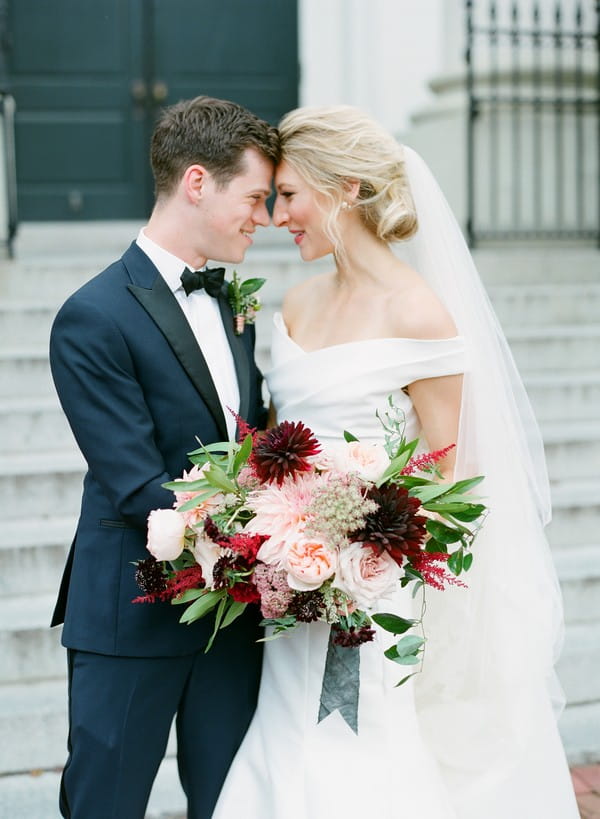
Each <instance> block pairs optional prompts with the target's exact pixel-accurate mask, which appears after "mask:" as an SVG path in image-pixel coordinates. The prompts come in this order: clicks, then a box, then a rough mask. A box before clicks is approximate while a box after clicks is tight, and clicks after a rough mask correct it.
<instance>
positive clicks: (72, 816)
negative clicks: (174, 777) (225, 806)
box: [60, 626, 262, 819]
mask: <svg viewBox="0 0 600 819" xmlns="http://www.w3.org/2000/svg"><path fill="white" fill-rule="evenodd" d="M182 628H184V626H182ZM228 631H229V630H228V629H225V630H224V631H222V632H220V633H219V635H218V636H217V639H216V640H215V643H214V645H213V647H212V648H211V650H210V651H209V652H208V653H207V654H205V653H204V652H203V651H199V652H197V653H195V654H190V655H185V656H178V657H150V658H147V657H114V656H107V655H102V654H92V653H89V652H84V651H79V650H75V649H69V650H68V665H69V740H68V748H69V757H68V760H67V763H66V765H65V768H64V771H63V776H62V781H61V793H60V809H61V813H62V815H63V816H64V817H67V819H143V817H144V815H145V812H146V806H147V803H148V799H149V796H150V792H151V790H152V785H153V782H154V778H155V776H156V773H157V771H158V768H159V765H160V763H161V760H162V758H163V756H164V754H165V750H166V747H167V741H168V737H169V731H170V728H171V724H172V721H173V717H175V718H176V733H177V763H178V769H179V777H180V780H181V784H182V787H183V789H184V791H185V794H186V796H187V800H188V814H187V816H188V819H210V816H211V814H212V812H213V809H214V806H215V803H216V801H217V797H218V795H219V791H220V789H221V786H222V784H223V781H224V779H225V775H226V773H227V770H228V768H229V766H230V764H231V761H232V759H233V757H234V755H235V753H236V751H237V749H238V747H239V745H240V743H241V741H242V739H243V737H244V734H245V732H246V729H247V727H248V724H249V722H250V719H251V718H252V715H253V713H254V710H255V707H256V699H257V696H258V686H259V682H260V664H261V654H262V651H261V647H259V646H257V645H256V643H255V642H253V641H251V640H240V639H239V634H238V636H237V639H235V630H232V631H231V632H230V633H228Z"/></svg>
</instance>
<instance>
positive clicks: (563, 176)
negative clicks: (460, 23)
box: [465, 0, 600, 244]
mask: <svg viewBox="0 0 600 819" xmlns="http://www.w3.org/2000/svg"><path fill="white" fill-rule="evenodd" d="M465 8H466V12H467V15H466V17H467V25H466V33H467V48H466V52H465V53H466V63H467V92H468V124H467V151H468V156H467V206H468V227H467V229H468V237H469V241H470V242H471V244H474V243H476V242H478V241H479V240H480V239H482V238H486V239H487V238H491V239H500V238H507V239H508V238H517V239H518V238H521V239H529V238H567V239H573V238H577V239H595V240H597V241H598V242H599V244H600V171H599V169H600V0H585V1H584V0H552V3H550V2H541V0H529V2H527V3H524V0H479V3H478V2H477V1H476V0H465ZM483 8H485V9H486V12H487V14H488V16H487V19H485V15H483V14H482V10H483ZM546 9H547V11H548V15H546V13H545V12H546ZM566 10H568V13H567V11H566ZM594 15H595V17H594ZM486 40H487V42H486ZM590 48H593V49H594V54H595V56H596V58H597V61H598V70H597V75H596V77H597V78H596V79H594V76H593V70H592V67H591V64H590V60H588V57H589V56H590V54H589V50H590ZM479 71H487V72H488V73H487V79H488V82H487V87H486V82H485V79H486V77H480V76H479V74H478V72H479ZM480 80H483V81H480ZM486 92H487V93H486ZM482 111H483V112H484V113H485V114H486V117H485V119H483V120H482V121H481V127H479V128H478V127H477V125H478V122H480V119H481V118H480V117H479V114H481V112H482ZM590 129H591V130H590ZM480 145H484V146H485V147H486V150H485V152H484V153H483V154H481V155H480V153H479V146H480ZM486 159H487V162H486V166H485V167H484V166H483V164H482V163H483V162H484V161H485V160H486ZM478 162H479V165H480V167H478V164H477V163H478ZM596 163H597V164H596ZM507 185H508V192H507ZM591 185H592V186H593V189H590V186H591ZM592 190H593V194H592ZM482 194H483V195H484V196H485V197H486V198H485V199H484V201H483V203H482V202H481V200H480V196H481V195H482ZM592 197H597V199H596V201H595V200H594V198H592ZM482 204H483V205H484V206H485V205H488V207H484V208H483V209H482V207H481V205H482ZM596 208H597V209H598V212H597V214H596ZM507 210H508V214H507Z"/></svg>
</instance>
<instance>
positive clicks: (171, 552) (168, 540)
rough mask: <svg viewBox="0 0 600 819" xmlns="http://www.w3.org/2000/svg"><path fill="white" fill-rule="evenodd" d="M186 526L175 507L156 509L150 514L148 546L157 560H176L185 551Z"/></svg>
mask: <svg viewBox="0 0 600 819" xmlns="http://www.w3.org/2000/svg"><path fill="white" fill-rule="evenodd" d="M185 528H186V526H185V520H184V518H183V515H180V514H179V512H176V511H175V509H154V510H153V511H152V512H150V514H149V515H148V538H147V542H146V548H147V549H148V551H149V552H150V554H152V555H154V557H155V558H156V559H157V560H175V559H176V558H178V557H179V555H180V554H181V553H182V552H183V547H184V538H185Z"/></svg>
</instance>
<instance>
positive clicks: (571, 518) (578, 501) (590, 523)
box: [546, 477, 600, 551]
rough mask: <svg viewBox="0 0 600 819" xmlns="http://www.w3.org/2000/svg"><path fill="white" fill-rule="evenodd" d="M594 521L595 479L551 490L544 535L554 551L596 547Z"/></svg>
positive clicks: (598, 498) (599, 509) (599, 496)
mask: <svg viewBox="0 0 600 819" xmlns="http://www.w3.org/2000/svg"><path fill="white" fill-rule="evenodd" d="M598 521H600V479H599V478H597V477H596V478H593V479H592V478H590V479H587V480H581V481H576V480H568V481H565V482H564V483H563V484H558V485H557V484H554V485H553V486H552V521H551V523H550V524H549V526H548V528H547V530H546V531H547V534H548V539H549V542H550V545H551V546H552V548H553V549H554V550H555V551H559V550H560V549H566V550H568V549H571V548H573V547H574V546H585V545H586V544H596V543H598V540H599V538H598Z"/></svg>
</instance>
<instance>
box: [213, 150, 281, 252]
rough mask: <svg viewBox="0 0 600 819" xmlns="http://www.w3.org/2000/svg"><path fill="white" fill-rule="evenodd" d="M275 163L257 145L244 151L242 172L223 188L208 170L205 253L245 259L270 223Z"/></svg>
mask: <svg viewBox="0 0 600 819" xmlns="http://www.w3.org/2000/svg"><path fill="white" fill-rule="evenodd" d="M272 177H273V165H272V164H271V162H270V161H269V160H268V159H266V158H265V157H264V156H262V155H261V154H260V153H259V152H258V151H256V150H254V149H253V148H247V149H246V151H245V152H244V163H243V166H242V171H241V172H240V173H239V174H238V175H237V176H234V178H233V179H232V180H231V181H230V182H229V183H228V184H227V185H226V186H225V187H219V185H218V184H217V183H216V182H215V179H214V177H213V176H211V174H210V173H207V174H206V176H205V178H204V180H203V183H202V189H201V195H200V199H199V202H198V223H197V224H198V230H199V240H200V241H201V242H202V248H201V250H202V254H201V255H202V256H205V257H206V258H207V259H213V260H214V261H219V262H241V261H242V260H243V258H244V255H245V253H246V250H247V249H248V248H249V247H250V245H251V244H252V234H253V233H254V231H255V230H256V228H257V226H258V225H263V226H267V225H268V224H269V222H270V217H269V212H268V210H267V205H266V200H267V198H268V196H269V194H270V193H271V179H272Z"/></svg>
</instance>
